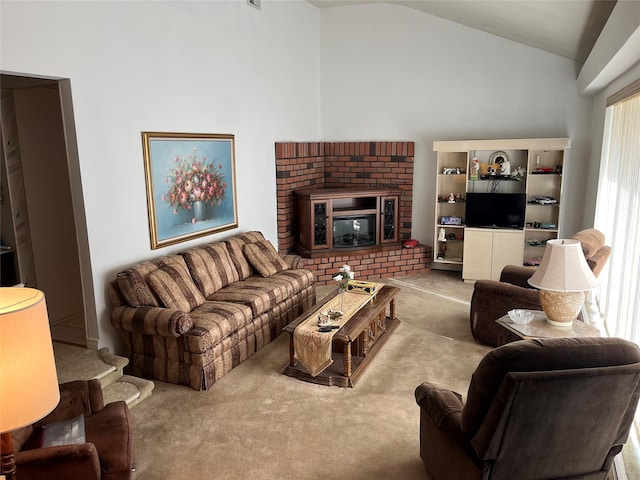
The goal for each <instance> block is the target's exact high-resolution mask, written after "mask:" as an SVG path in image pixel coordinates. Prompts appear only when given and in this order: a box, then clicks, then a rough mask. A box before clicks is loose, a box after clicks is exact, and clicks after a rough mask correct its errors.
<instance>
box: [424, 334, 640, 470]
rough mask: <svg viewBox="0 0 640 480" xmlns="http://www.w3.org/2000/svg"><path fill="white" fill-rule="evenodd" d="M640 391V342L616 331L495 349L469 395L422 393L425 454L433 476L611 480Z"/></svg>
mask: <svg viewBox="0 0 640 480" xmlns="http://www.w3.org/2000/svg"><path fill="white" fill-rule="evenodd" d="M639 396H640V348H638V346H637V345H636V344H635V343H633V342H629V341H626V340H622V339H618V338H598V337H588V338H587V337H583V338H554V339H550V338H547V339H535V340H522V341H518V342H513V343H510V344H507V345H504V346H502V347H499V348H496V349H495V350H493V351H492V352H490V353H489V354H487V355H486V356H485V357H484V359H483V360H482V361H481V362H480V364H479V365H478V367H477V369H476V371H475V372H474V373H473V376H472V378H471V384H470V386H469V391H468V395H467V402H466V404H465V403H464V402H463V401H462V397H461V396H460V395H459V394H457V393H455V392H453V391H451V390H447V389H443V388H439V387H438V386H436V385H433V384H431V383H423V384H422V385H420V386H419V387H418V388H417V389H416V391H415V397H416V401H417V403H418V405H420V456H421V457H422V460H423V462H424V464H425V467H426V470H427V472H428V473H429V474H430V475H431V477H432V479H433V480H476V479H478V480H479V479H482V480H513V479H525V478H526V479H528V480H536V479H572V480H577V479H584V480H598V479H601V480H604V479H605V478H607V475H608V472H609V470H610V468H611V465H612V463H613V459H614V457H615V456H616V455H617V454H618V453H619V452H620V451H621V450H622V446H623V445H624V443H625V442H626V440H627V437H628V434H629V430H630V428H631V424H632V422H633V417H634V415H635V411H636V408H637V405H638V398H639Z"/></svg>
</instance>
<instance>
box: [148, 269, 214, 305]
mask: <svg viewBox="0 0 640 480" xmlns="http://www.w3.org/2000/svg"><path fill="white" fill-rule="evenodd" d="M149 285H150V286H151V289H152V290H153V292H154V293H155V294H156V295H157V296H158V298H159V299H160V300H161V301H162V303H163V304H164V305H165V306H166V307H167V308H171V309H173V310H181V311H183V312H190V311H191V310H193V309H194V308H196V307H199V306H200V305H202V304H203V303H204V302H205V298H204V297H203V296H202V293H200V290H198V287H196V284H195V283H194V282H193V279H192V278H191V275H189V271H188V270H187V266H186V265H185V263H184V260H183V261H182V263H175V264H173V265H165V266H164V267H161V268H159V269H158V270H156V271H155V272H153V273H151V274H149Z"/></svg>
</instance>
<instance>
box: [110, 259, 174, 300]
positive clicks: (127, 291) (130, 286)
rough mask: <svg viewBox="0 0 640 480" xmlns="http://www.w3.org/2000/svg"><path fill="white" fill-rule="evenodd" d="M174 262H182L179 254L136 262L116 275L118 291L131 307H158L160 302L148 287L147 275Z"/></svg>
mask: <svg viewBox="0 0 640 480" xmlns="http://www.w3.org/2000/svg"><path fill="white" fill-rule="evenodd" d="M175 263H182V264H184V260H183V259H182V257H181V256H180V255H166V256H164V257H159V258H154V259H153V260H147V261H145V262H142V263H138V264H137V265H134V266H133V267H131V268H128V269H127V270H124V271H122V272H120V273H118V275H117V282H118V287H119V288H120V292H121V293H122V295H123V296H124V298H125V299H126V300H127V303H128V304H129V305H131V306H132V307H160V306H162V302H161V301H160V299H159V298H158V296H157V295H156V294H155V293H154V292H153V291H152V290H151V288H149V284H148V281H147V280H148V277H149V275H150V274H151V273H153V272H155V271H156V270H158V269H159V268H162V267H164V266H167V265H173V264H175Z"/></svg>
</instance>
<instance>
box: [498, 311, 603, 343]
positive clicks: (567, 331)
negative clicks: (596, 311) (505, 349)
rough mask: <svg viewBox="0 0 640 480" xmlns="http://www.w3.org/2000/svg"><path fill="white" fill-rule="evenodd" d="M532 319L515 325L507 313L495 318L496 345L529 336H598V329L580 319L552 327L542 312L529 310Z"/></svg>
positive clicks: (525, 338) (524, 338)
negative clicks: (566, 324) (529, 321)
mask: <svg viewBox="0 0 640 480" xmlns="http://www.w3.org/2000/svg"><path fill="white" fill-rule="evenodd" d="M531 313H533V320H531V323H528V324H527V325H517V324H516V323H514V322H513V321H512V320H511V318H509V315H505V316H504V317H500V318H499V319H498V320H496V323H497V324H498V327H499V328H498V338H497V340H498V346H501V345H504V344H506V343H510V342H516V341H518V340H527V339H529V338H540V337H547V338H549V337H551V338H567V337H568V338H574V337H599V336H600V332H599V331H598V329H596V328H594V327H592V326H590V325H587V324H586V323H584V322H583V321H581V320H574V321H573V325H572V326H571V327H554V326H553V325H549V324H548V323H547V321H546V319H547V317H546V315H545V314H544V312H541V311H539V310H531Z"/></svg>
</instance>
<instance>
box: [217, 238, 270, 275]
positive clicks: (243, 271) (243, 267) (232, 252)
mask: <svg viewBox="0 0 640 480" xmlns="http://www.w3.org/2000/svg"><path fill="white" fill-rule="evenodd" d="M262 240H264V236H263V235H262V233H260V232H245V233H240V234H238V235H235V236H233V237H231V238H229V239H227V240H225V241H224V243H225V244H226V245H227V250H228V251H229V256H230V257H231V261H232V262H233V265H234V266H235V267H236V271H237V272H238V277H239V279H240V280H244V279H245V278H248V277H250V276H251V275H253V269H252V268H251V265H250V264H249V262H248V261H247V259H246V257H245V256H244V252H243V251H242V248H243V247H244V246H245V245H246V244H248V243H256V242H261V241H262Z"/></svg>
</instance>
